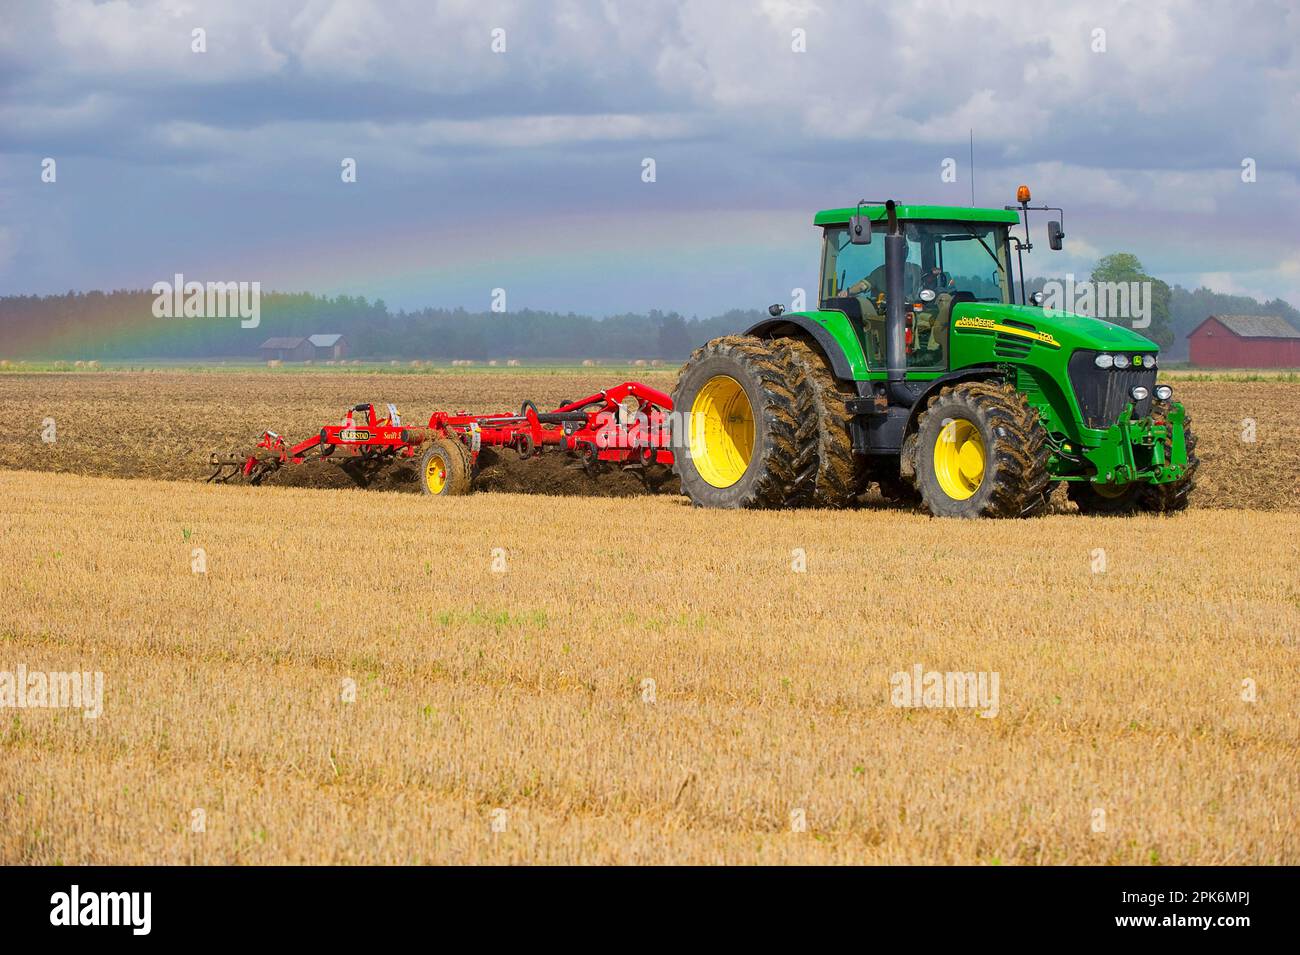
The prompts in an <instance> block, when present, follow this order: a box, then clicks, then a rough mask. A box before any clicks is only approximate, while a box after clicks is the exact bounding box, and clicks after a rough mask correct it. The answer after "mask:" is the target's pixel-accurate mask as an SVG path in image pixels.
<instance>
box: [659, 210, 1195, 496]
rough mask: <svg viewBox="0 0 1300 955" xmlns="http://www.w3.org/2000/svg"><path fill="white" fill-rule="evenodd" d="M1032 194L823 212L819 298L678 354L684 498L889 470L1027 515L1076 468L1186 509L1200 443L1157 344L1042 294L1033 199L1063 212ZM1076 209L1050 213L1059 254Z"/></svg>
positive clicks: (843, 486) (843, 489)
mask: <svg viewBox="0 0 1300 955" xmlns="http://www.w3.org/2000/svg"><path fill="white" fill-rule="evenodd" d="M1017 201H1018V205H1010V206H1006V207H1005V208H1003V209H975V208H965V207H950V206H918V205H902V204H898V203H895V202H894V201H893V200H889V201H887V202H883V203H876V202H868V201H866V200H863V201H862V202H860V203H858V204H857V206H855V207H850V208H843V209H829V210H826V211H823V212H819V213H817V215H816V217H815V219H814V224H815V225H817V226H819V227H820V228H821V229H822V260H821V281H820V283H819V286H818V299H819V302H818V307H817V309H816V310H812V311H803V312H786V311H785V310H784V308H783V307H782V306H780V305H773V306H772V307H771V308H770V309H769V310H768V311H769V314H770V316H771V317H770V318H768V319H767V320H764V321H762V322H760V323H758V324H757V325H754V326H753V327H752V328H750V329H748V330H747V331H746V332H745V333H744V334H743V335H735V336H728V337H724V338H717V339H714V340H713V341H711V342H709V343H708V344H706V345H705V346H704V347H702V348H699V349H697V350H696V351H695V353H694V354H693V355H692V356H691V357H690V359H689V361H687V363H686V365H685V366H684V367H683V368H682V372H681V374H680V376H679V378H678V381H677V386H676V388H675V390H674V392H673V403H674V408H675V410H676V411H677V412H678V413H679V414H680V416H681V418H680V422H679V430H680V432H681V433H679V434H678V435H677V437H676V438H675V443H676V448H675V452H676V453H675V455H674V460H675V463H674V469H675V470H676V472H677V473H678V475H679V476H680V478H681V482H682V489H683V491H684V493H685V494H687V495H688V496H689V497H690V498H691V500H692V501H693V502H694V503H696V504H698V505H702V506H708V507H789V506H798V505H810V506H818V507H832V508H839V507H846V506H849V505H851V504H853V503H854V502H855V501H856V500H857V499H858V497H859V496H860V495H861V494H863V493H864V492H865V491H866V490H868V489H869V487H870V485H872V484H875V485H878V486H879V488H880V490H881V492H882V493H883V494H884V495H885V497H886V498H888V499H892V500H897V501H901V502H907V503H914V504H920V505H921V506H923V507H924V508H926V509H927V510H929V512H930V513H931V514H934V515H936V516H954V517H1022V516H1029V515H1033V514H1036V513H1039V512H1041V511H1042V510H1044V509H1045V508H1046V506H1047V500H1048V497H1049V495H1050V494H1051V492H1052V490H1053V488H1054V487H1055V486H1056V485H1057V484H1058V483H1059V482H1065V484H1066V487H1067V491H1068V494H1069V497H1070V499H1071V500H1073V501H1074V502H1075V503H1076V504H1077V505H1078V506H1079V509H1080V510H1082V511H1084V512H1085V513H1095V514H1127V513H1132V512H1135V511H1139V510H1141V511H1157V512H1168V511H1177V510H1181V509H1183V508H1185V507H1186V506H1187V501H1188V495H1189V493H1190V492H1191V490H1192V487H1193V484H1194V481H1195V474H1196V467H1197V458H1196V439H1195V437H1194V436H1193V434H1192V431H1191V428H1190V426H1189V419H1188V417H1187V415H1186V413H1185V412H1184V410H1183V407H1182V405H1181V404H1179V403H1178V402H1176V401H1174V400H1173V397H1172V396H1173V393H1172V390H1171V389H1170V387H1169V386H1168V385H1166V384H1157V383H1156V373H1157V369H1158V367H1159V355H1158V349H1157V346H1156V345H1155V343H1154V342H1152V341H1150V340H1149V339H1147V338H1145V337H1143V336H1142V335H1139V334H1138V333H1137V332H1135V331H1132V330H1131V329H1129V328H1127V327H1123V326H1121V325H1117V324H1112V323H1110V322H1107V321H1102V320H1100V319H1096V318H1090V317H1086V316H1082V315H1076V314H1070V313H1065V312H1061V311H1056V310H1052V309H1046V308H1043V307H1042V304H1041V303H1042V302H1043V298H1042V296H1041V295H1040V294H1036V295H1034V296H1032V297H1030V298H1029V299H1028V300H1027V299H1026V296H1025V285H1024V272H1023V256H1024V253H1026V252H1029V251H1032V248H1033V245H1032V243H1031V242H1030V241H1029V213H1030V211H1031V210H1036V211H1055V212H1058V213H1059V212H1060V210H1059V209H1054V208H1051V207H1047V206H1030V205H1029V201H1030V195H1029V190H1028V188H1027V187H1024V186H1021V187H1020V190H1019V192H1018V194H1017ZM1063 218H1064V216H1063V215H1062V217H1061V219H1058V220H1053V221H1049V222H1048V224H1047V225H1048V228H1047V236H1048V244H1049V247H1050V248H1052V249H1054V250H1059V249H1060V248H1061V247H1062V243H1063V240H1064V231H1063V230H1062V227H1061V221H1062V220H1063ZM1017 226H1023V230H1022V231H1021V232H1020V234H1016V233H1017V229H1016V227H1017ZM882 233H883V234H882ZM1013 253H1014V255H1015V259H1016V263H1017V268H1018V270H1019V271H1020V276H1019V282H1020V302H1019V303H1017V302H1016V296H1015V286H1016V283H1015V281H1014V279H1013V268H1012V255H1013Z"/></svg>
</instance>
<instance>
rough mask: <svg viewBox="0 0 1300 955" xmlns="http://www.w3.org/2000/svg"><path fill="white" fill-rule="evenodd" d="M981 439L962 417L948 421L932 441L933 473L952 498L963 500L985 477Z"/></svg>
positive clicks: (975, 489)
mask: <svg viewBox="0 0 1300 955" xmlns="http://www.w3.org/2000/svg"><path fill="white" fill-rule="evenodd" d="M985 456H986V455H985V450H984V439H983V438H982V437H981V436H980V431H979V428H977V427H976V426H975V425H974V424H973V423H971V422H970V421H967V420H965V419H957V420H954V421H949V422H948V423H947V424H945V425H944V426H943V428H942V429H941V430H940V431H939V437H938V438H937V439H935V442H934V476H935V477H936V478H937V479H938V481H939V487H941V488H943V492H944V493H945V494H947V495H948V496H949V497H950V498H952V499H953V500H954V501H964V500H966V499H967V498H968V497H970V496H971V495H973V494H974V493H975V492H976V491H978V490H979V486H980V483H981V482H982V481H983V480H984V459H985Z"/></svg>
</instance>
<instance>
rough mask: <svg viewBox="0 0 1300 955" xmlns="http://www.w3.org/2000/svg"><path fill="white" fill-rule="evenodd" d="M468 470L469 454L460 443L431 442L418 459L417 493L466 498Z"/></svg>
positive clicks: (470, 466)
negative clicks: (461, 495)
mask: <svg viewBox="0 0 1300 955" xmlns="http://www.w3.org/2000/svg"><path fill="white" fill-rule="evenodd" d="M471 469H472V464H471V461H470V456H469V450H468V449H467V448H466V447H465V445H463V444H461V443H460V441H458V440H457V439H455V438H450V437H448V438H442V439H441V440H438V441H434V442H433V443H432V444H430V445H429V447H428V450H426V451H425V452H424V457H422V458H421V459H420V490H422V491H423V492H424V493H425V494H432V495H435V496H440V497H451V496H454V495H460V494H468V493H469V490H470V488H469V484H470V478H471V477H472V475H471V473H470V472H471Z"/></svg>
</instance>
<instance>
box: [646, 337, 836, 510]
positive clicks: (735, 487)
mask: <svg viewBox="0 0 1300 955" xmlns="http://www.w3.org/2000/svg"><path fill="white" fill-rule="evenodd" d="M807 393H808V389H807V384H806V382H805V380H804V374H803V369H802V368H801V367H800V366H798V365H797V364H796V363H794V362H793V361H792V360H791V358H790V351H789V348H788V347H786V346H785V344H784V343H780V342H770V341H762V340H760V339H758V338H753V337H750V336H743V335H731V336H727V337H725V338H715V339H714V340H713V341H711V342H709V343H708V344H707V345H705V346H703V347H702V348H697V349H696V350H695V352H694V354H692V355H691V357H690V358H689V359H688V360H687V362H686V364H685V365H684V366H683V367H682V370H681V373H680V374H679V375H678V378H677V384H676V386H675V387H674V388H673V396H672V397H673V409H674V411H676V412H677V413H678V414H679V415H680V417H679V418H678V424H679V428H680V431H681V433H680V434H677V435H675V436H674V441H673V471H674V472H675V473H676V474H677V476H678V477H679V478H680V479H681V483H682V493H683V494H685V495H686V496H687V497H689V498H690V499H691V502H692V503H693V504H695V505H697V506H700V507H725V508H737V507H749V508H759V507H783V506H785V505H787V504H797V503H800V502H801V498H805V497H806V496H807V494H808V493H809V492H810V491H811V486H812V479H813V476H814V468H815V467H816V438H817V431H816V422H815V419H814V418H813V416H812V415H811V414H810V412H809V408H808V397H807Z"/></svg>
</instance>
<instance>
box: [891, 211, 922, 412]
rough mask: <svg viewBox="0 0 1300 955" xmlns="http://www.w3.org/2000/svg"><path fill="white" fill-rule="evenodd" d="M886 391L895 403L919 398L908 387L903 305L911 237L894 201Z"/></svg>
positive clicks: (905, 315) (909, 405)
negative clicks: (900, 223) (899, 216)
mask: <svg viewBox="0 0 1300 955" xmlns="http://www.w3.org/2000/svg"><path fill="white" fill-rule="evenodd" d="M885 216H886V223H887V225H886V231H885V303H886V304H885V371H886V379H887V380H886V383H885V388H886V391H887V392H888V394H889V397H890V398H891V399H893V400H894V401H895V402H897V403H898V404H901V405H905V406H907V407H909V408H910V407H911V406H912V403H913V402H914V401H915V400H916V396H915V395H914V394H912V392H911V391H910V390H909V389H908V388H907V386H906V384H904V379H905V378H906V377H907V338H906V327H907V310H906V309H905V308H904V303H903V262H904V260H905V257H906V255H907V237H906V236H904V235H903V229H902V226H900V225H899V224H898V213H897V210H896V204H895V202H894V200H893V199H889V200H886V202H885Z"/></svg>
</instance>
